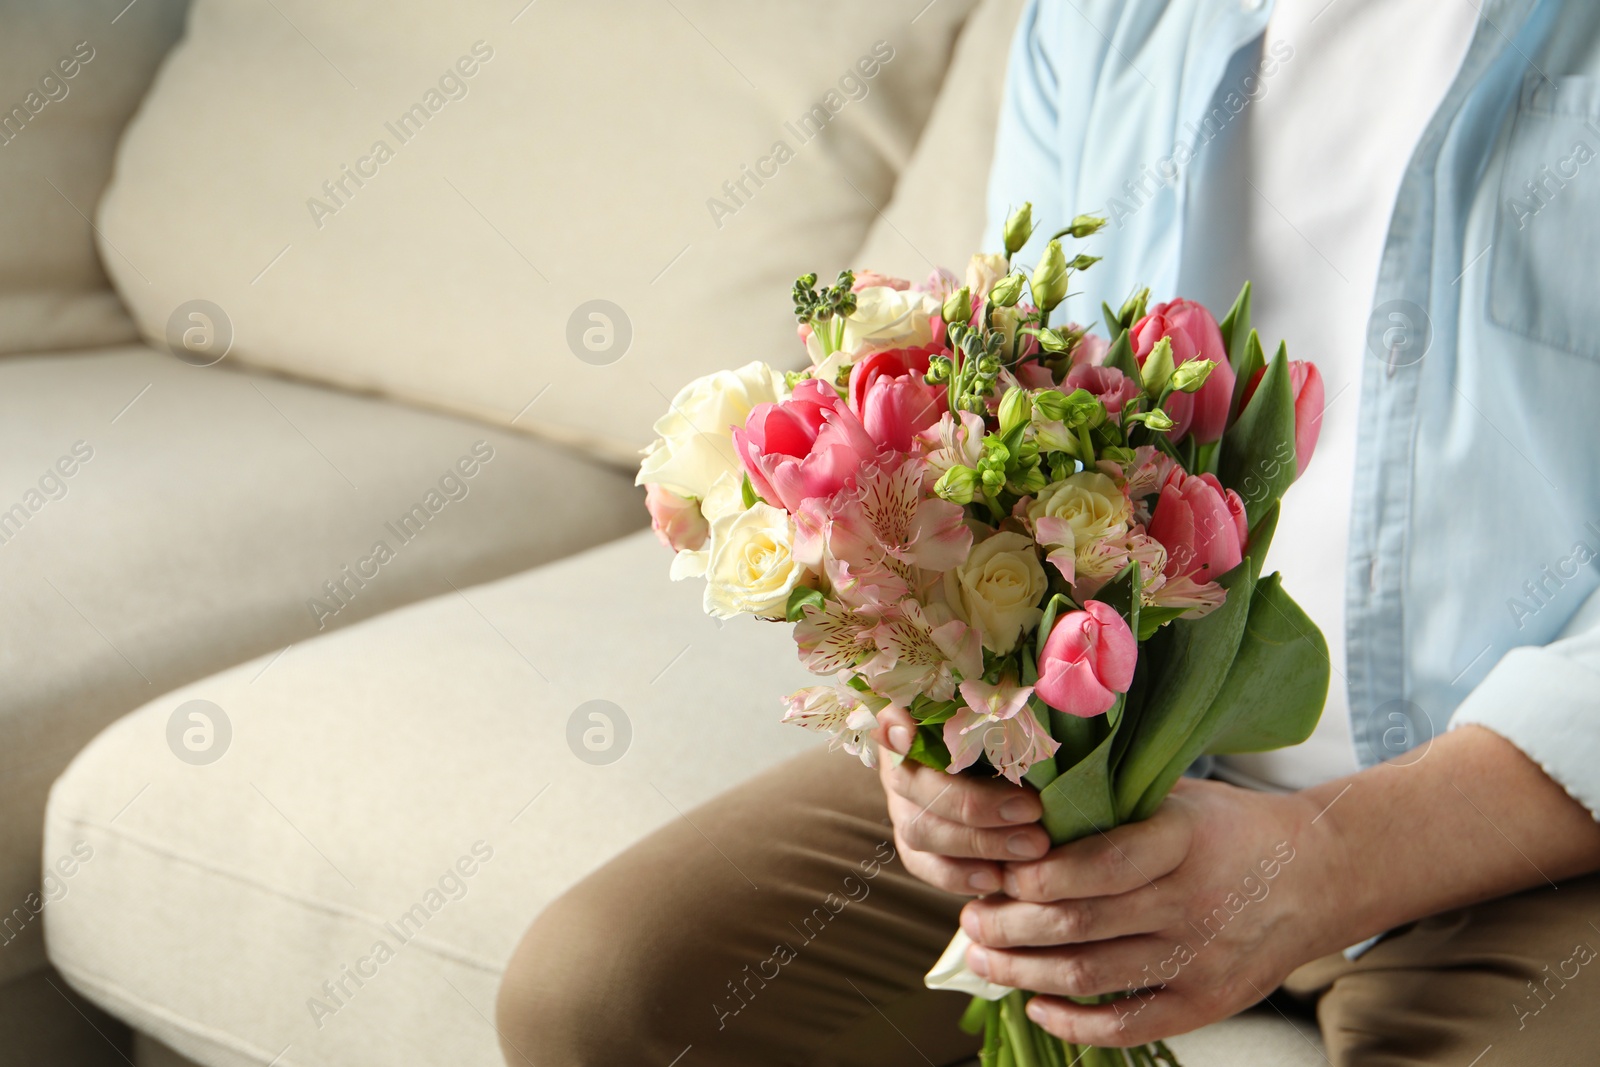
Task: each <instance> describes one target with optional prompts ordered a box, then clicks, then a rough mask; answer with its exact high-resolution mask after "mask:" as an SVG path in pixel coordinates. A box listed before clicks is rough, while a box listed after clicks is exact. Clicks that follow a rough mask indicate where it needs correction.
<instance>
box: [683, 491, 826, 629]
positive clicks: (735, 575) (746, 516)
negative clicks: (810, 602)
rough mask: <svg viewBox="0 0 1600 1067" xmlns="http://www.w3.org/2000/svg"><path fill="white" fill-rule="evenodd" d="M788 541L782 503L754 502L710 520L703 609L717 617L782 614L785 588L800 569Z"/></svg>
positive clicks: (791, 585) (789, 526)
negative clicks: (737, 510) (746, 506)
mask: <svg viewBox="0 0 1600 1067" xmlns="http://www.w3.org/2000/svg"><path fill="white" fill-rule="evenodd" d="M793 544H794V524H793V522H791V521H790V519H789V513H788V512H787V511H784V510H783V509H782V508H774V507H769V506H768V505H766V504H756V505H755V506H754V507H752V508H750V509H749V510H747V511H741V512H738V513H737V514H733V515H724V516H723V517H721V518H719V519H717V520H716V521H715V522H713V523H712V524H711V558H710V560H709V562H708V564H707V567H706V602H705V603H706V611H707V612H708V613H709V614H711V615H715V616H717V617H718V618H719V619H729V618H732V617H733V616H735V615H739V614H741V613H748V614H751V615H777V616H781V615H783V613H784V610H785V608H787V607H788V604H789V593H790V591H791V590H793V589H794V587H795V586H796V585H797V584H799V582H800V579H801V578H802V577H803V576H804V575H805V568H804V567H802V566H801V565H800V564H799V563H797V562H795V559H794V553H793Z"/></svg>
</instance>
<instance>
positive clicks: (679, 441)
mask: <svg viewBox="0 0 1600 1067" xmlns="http://www.w3.org/2000/svg"><path fill="white" fill-rule="evenodd" d="M782 395H783V378H782V376H780V375H779V374H778V372H777V371H775V370H773V369H772V368H771V367H769V366H767V365H766V364H765V363H759V362H757V363H747V364H746V365H745V366H743V367H740V368H739V369H738V370H725V371H718V372H717V373H715V374H708V375H706V376H705V377H704V378H696V379H695V380H694V381H692V382H690V383H689V384H688V385H686V386H684V387H683V388H682V389H681V390H679V391H678V395H677V396H675V397H673V398H672V405H671V407H669V408H668V409H667V413H666V414H665V415H663V416H661V418H659V419H657V420H656V424H655V432H656V435H657V438H656V441H655V442H654V443H653V444H652V445H651V446H650V447H649V448H647V449H645V452H644V462H643V463H641V464H640V465H639V476H638V477H637V478H636V479H634V484H635V485H650V484H653V485H659V486H661V487H662V488H664V489H669V490H671V491H672V492H674V493H677V494H678V495H679V496H682V497H692V498H694V499H696V500H699V499H703V498H704V497H705V495H706V494H707V493H708V492H710V491H711V487H712V486H713V485H714V484H716V481H717V479H718V478H719V477H721V476H722V475H723V474H728V473H733V474H737V472H738V470H739V463H738V460H737V458H736V456H735V453H734V450H733V427H735V426H743V425H744V420H745V419H747V418H748V417H749V416H750V409H751V408H753V407H755V406H756V405H757V404H772V403H776V402H777V401H778V400H779V399H781V398H782Z"/></svg>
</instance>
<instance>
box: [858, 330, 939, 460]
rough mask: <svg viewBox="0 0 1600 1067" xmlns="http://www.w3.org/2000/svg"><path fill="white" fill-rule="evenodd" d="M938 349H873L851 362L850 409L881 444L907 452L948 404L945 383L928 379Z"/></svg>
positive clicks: (869, 434) (927, 347)
mask: <svg viewBox="0 0 1600 1067" xmlns="http://www.w3.org/2000/svg"><path fill="white" fill-rule="evenodd" d="M936 350H937V349H936V348H935V346H933V345H927V346H924V347H921V348H896V349H890V350H888V351H883V352H873V353H871V354H870V355H867V356H865V357H863V358H862V359H859V360H857V361H856V364H855V366H853V367H851V368H850V409H851V410H852V411H854V412H855V414H856V416H857V417H858V418H859V419H860V420H861V425H862V426H864V427H865V428H866V431H867V436H869V437H871V438H872V440H873V441H875V442H877V443H878V445H880V446H881V447H883V448H891V449H893V450H895V451H896V452H908V451H910V450H911V445H912V442H913V441H914V440H915V438H916V436H917V434H919V433H921V432H922V431H923V430H926V429H927V428H928V427H930V426H932V425H933V424H934V423H936V422H938V421H939V416H940V415H942V414H943V413H944V412H945V411H946V410H948V408H949V405H948V403H947V402H946V399H945V390H944V387H943V386H936V385H928V384H927V383H926V382H924V381H923V375H925V374H927V373H928V357H929V356H931V355H932V354H933V352H934V351H936Z"/></svg>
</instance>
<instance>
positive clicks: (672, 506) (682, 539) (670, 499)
mask: <svg viewBox="0 0 1600 1067" xmlns="http://www.w3.org/2000/svg"><path fill="white" fill-rule="evenodd" d="M644 506H645V509H646V510H647V511H649V512H650V528H651V529H652V530H654V531H655V532H656V536H657V537H659V538H660V539H661V543H662V544H664V545H666V546H667V547H668V548H670V549H672V550H673V551H674V552H681V551H684V550H686V549H687V550H688V551H690V552H694V551H697V550H698V549H700V548H701V547H702V546H704V545H705V543H706V536H707V535H708V534H709V533H710V532H711V527H710V526H709V525H708V524H707V523H706V520H705V516H704V515H702V514H700V505H699V504H697V503H695V502H694V501H693V500H685V499H684V498H683V497H681V496H679V495H678V494H677V493H674V492H672V491H671V490H669V489H663V488H662V487H661V486H659V485H647V486H645V490H644Z"/></svg>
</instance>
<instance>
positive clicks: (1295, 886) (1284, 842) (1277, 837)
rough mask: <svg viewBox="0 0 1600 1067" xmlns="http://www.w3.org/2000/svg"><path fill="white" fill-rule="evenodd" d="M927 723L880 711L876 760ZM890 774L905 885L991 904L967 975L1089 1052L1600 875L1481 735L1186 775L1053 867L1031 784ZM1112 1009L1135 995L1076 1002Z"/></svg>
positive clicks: (1560, 807)
mask: <svg viewBox="0 0 1600 1067" xmlns="http://www.w3.org/2000/svg"><path fill="white" fill-rule="evenodd" d="M914 727H915V723H914V722H913V721H912V719H911V718H910V717H909V716H908V715H907V714H906V713H905V712H903V711H895V710H890V711H886V712H884V713H882V714H881V715H880V716H879V729H878V732H877V737H878V740H879V743H880V744H882V745H885V746H887V747H888V748H891V749H893V750H895V751H896V752H900V753H904V752H905V751H906V750H907V748H908V747H909V746H910V742H911V737H912V731H913V729H914ZM889 762H890V761H888V760H885V761H884V766H883V768H882V772H881V775H882V781H883V785H884V791H885V793H886V794H887V795H888V800H889V814H890V817H891V819H892V820H893V821H894V825H895V837H896V840H897V842H898V844H899V847H900V850H901V855H902V858H903V860H904V862H905V864H906V866H907V868H908V869H909V870H910V871H911V872H912V873H913V874H915V875H917V876H918V877H919V878H922V879H923V880H925V881H927V882H930V883H932V884H933V885H936V886H939V887H940V888H943V889H947V890H949V891H951V892H954V893H961V894H968V895H973V894H985V896H984V897H983V899H979V900H974V901H972V902H971V903H969V904H967V906H966V907H965V908H964V909H963V911H962V915H961V926H962V929H963V930H965V931H966V932H967V934H968V936H970V937H971V938H972V940H973V942H974V945H973V947H972V948H971V949H970V950H969V951H968V955H967V965H968V966H969V967H970V968H971V969H972V970H973V971H974V972H976V973H978V974H980V975H982V976H984V977H986V978H989V979H990V980H991V981H994V982H998V983H1000V984H1002V985H1007V986H1012V987H1015V988H1018V989H1026V990H1029V991H1032V992H1036V993H1039V994H1040V995H1039V996H1036V997H1034V998H1033V999H1032V1000H1031V1001H1030V1002H1029V1004H1028V1014H1029V1016H1030V1017H1032V1018H1033V1020H1034V1021H1035V1022H1037V1023H1038V1024H1039V1025H1041V1026H1043V1027H1044V1028H1045V1029H1046V1030H1049V1031H1050V1032H1051V1033H1053V1034H1056V1035H1058V1036H1060V1037H1062V1038H1065V1039H1067V1040H1069V1041H1075V1042H1077V1043H1079V1044H1089V1045H1102V1046H1126V1045H1136V1044H1142V1043H1145V1042H1149V1041H1154V1040H1158V1039H1161V1038H1164V1037H1169V1036H1171V1035H1173V1034H1180V1033H1184V1032H1186V1031H1189V1030H1193V1029H1195V1028H1197V1027H1200V1026H1204V1025H1206V1024H1208V1023H1211V1022H1215V1021H1217V1020H1220V1019H1224V1018H1227V1017H1228V1016H1229V1015H1232V1014H1234V1013H1235V1012H1237V1011H1239V1010H1241V1009H1243V1008H1245V1007H1247V1006H1249V1005H1250V1004H1252V1003H1254V1002H1256V1001H1258V1000H1260V999H1261V998H1263V997H1265V996H1266V995H1267V994H1268V993H1270V992H1271V991H1272V990H1273V989H1275V988H1277V987H1278V985H1279V984H1281V982H1282V981H1283V979H1284V978H1285V977H1286V976H1287V975H1288V974H1289V972H1290V971H1292V970H1293V969H1294V968H1295V967H1297V966H1299V965H1300V964H1302V963H1306V962H1308V961H1310V960H1312V959H1315V958H1317V957H1319V956H1323V955H1326V954H1328V953H1330V952H1335V951H1338V950H1339V949H1342V948H1345V947H1347V946H1349V945H1351V944H1354V943H1356V942H1358V941H1361V940H1362V939H1364V938H1367V937H1370V936H1372V935H1373V934H1377V933H1380V932H1382V931H1384V930H1388V929H1393V928H1394V927H1396V926H1399V925H1402V924H1404V923H1407V922H1411V921H1414V920H1416V919H1420V918H1422V917H1424V916H1427V915H1433V914H1437V913H1439V912H1441V911H1445V910H1448V909H1450V908H1455V907H1461V906H1464V905H1467V904H1472V903H1476V902H1478V901H1481V900H1488V899H1492V898H1494V897H1498V896H1504V895H1507V894H1509V893H1513V892H1516V891H1517V890H1519V889H1524V888H1527V887H1529V886H1532V885H1539V884H1544V883H1546V882H1549V881H1551V880H1559V879H1562V878H1569V877H1573V876H1575V875H1579V874H1584V873H1586V872H1588V871H1592V870H1595V869H1596V868H1597V867H1600V826H1597V824H1596V823H1595V821H1594V820H1593V819H1592V818H1591V817H1590V815H1589V813H1588V812H1587V811H1585V810H1584V809H1583V808H1582V807H1581V806H1580V805H1578V804H1577V803H1575V802H1574V801H1573V800H1572V799H1571V798H1570V797H1568V796H1566V795H1565V793H1563V792H1562V790H1561V788H1560V787H1559V786H1557V785H1556V784H1555V783H1554V782H1552V781H1551V780H1550V779H1549V778H1548V777H1546V776H1545V775H1544V773H1543V772H1542V771H1541V770H1540V769H1539V767H1538V766H1537V765H1535V764H1534V763H1533V762H1532V761H1531V760H1529V759H1528V758H1527V757H1526V756H1524V755H1523V754H1522V753H1521V751H1519V750H1518V749H1517V748H1516V747H1515V746H1513V745H1511V744H1510V743H1509V742H1507V741H1505V740H1504V739H1503V738H1500V737H1498V736H1496V735H1494V734H1492V733H1490V732H1489V731H1487V730H1483V729H1481V728H1477V727H1468V728H1466V729H1462V730H1455V731H1451V732H1450V733H1447V734H1444V735H1442V736H1440V737H1438V738H1436V739H1435V740H1434V741H1432V742H1430V744H1429V746H1428V747H1426V748H1423V749H1418V750H1415V751H1414V752H1412V753H1409V754H1408V755H1407V756H1406V757H1403V758H1402V759H1400V760H1397V761H1395V762H1394V763H1390V764H1383V765H1380V766H1377V767H1373V768H1369V769H1368V770H1365V771H1362V772H1361V773H1359V774H1356V775H1353V776H1351V777H1349V778H1344V779H1340V780H1338V781H1334V782H1329V783H1326V784H1325V785H1321V786H1317V787H1314V788H1312V789H1308V790H1305V791H1303V792H1300V793H1295V794H1289V795H1278V794H1269V793H1258V792H1255V791H1252V790H1246V789H1238V788H1235V787H1233V786H1230V785H1225V784H1223V783H1220V782H1207V781H1195V780H1192V779H1184V780H1181V781H1180V782H1179V783H1178V785H1177V786H1176V788H1174V789H1173V791H1172V794H1171V795H1170V796H1169V797H1168V798H1167V801H1166V803H1164V804H1163V805H1162V806H1161V808H1160V809H1159V810H1158V811H1157V812H1156V814H1155V815H1153V816H1152V817H1151V818H1149V819H1147V820H1145V821H1143V822H1139V823H1131V824H1129V825H1127V826H1119V827H1116V828H1115V829H1112V830H1109V831H1107V832H1105V833H1102V834H1096V835H1094V836H1091V837H1087V838H1084V839H1082V840H1079V841H1074V842H1072V843H1070V844H1066V845H1062V846H1060V847H1059V848H1056V849H1053V850H1050V849H1049V847H1048V845H1049V843H1048V839H1047V837H1046V835H1045V833H1044V830H1043V828H1042V827H1039V826H1037V825H1030V824H1031V823H1032V821H1033V820H1036V819H1037V818H1038V817H1039V814H1040V813H1041V811H1042V808H1041V806H1040V803H1039V799H1038V795H1037V794H1036V793H1035V792H1034V791H1033V790H1032V789H1029V788H1026V787H1021V786H1013V785H1011V784H1010V783H1008V782H1005V781H1003V780H1000V779H987V780H986V779H981V778H974V777H972V776H967V775H959V776H951V775H947V774H943V773H940V772H939V771H936V770H933V769H932V768H929V767H923V766H920V765H917V764H913V763H910V762H907V763H904V764H901V765H899V766H890V765H889ZM1474 797H1476V798H1478V799H1473V798H1474ZM1491 816H1492V818H1491ZM1513 840H1514V841H1516V842H1518V844H1517V845H1512V844H1511V842H1512V841H1513ZM1030 850H1031V854H1030V855H1022V854H1021V853H1023V852H1028V851H1030ZM986 894H993V895H986ZM1103 993H1121V994H1129V993H1132V995H1131V996H1125V997H1123V998H1120V999H1118V1000H1117V1001H1114V1002H1111V1003H1107V1004H1100V1005H1081V1004H1077V1003H1074V1002H1073V1001H1071V1000H1069V999H1066V998H1068V997H1092V996H1096V995H1099V994H1103Z"/></svg>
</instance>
